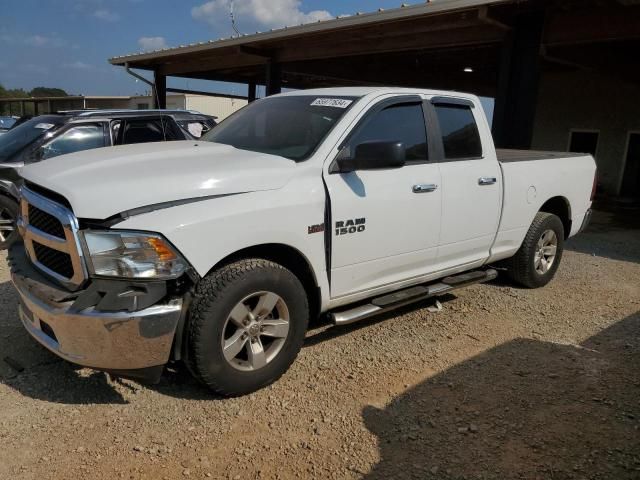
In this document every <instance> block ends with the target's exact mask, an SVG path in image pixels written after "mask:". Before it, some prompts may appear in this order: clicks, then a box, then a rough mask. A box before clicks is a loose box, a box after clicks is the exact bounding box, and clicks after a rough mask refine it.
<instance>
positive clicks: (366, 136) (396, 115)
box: [349, 103, 428, 163]
mask: <svg viewBox="0 0 640 480" xmlns="http://www.w3.org/2000/svg"><path fill="white" fill-rule="evenodd" d="M368 142H402V143H403V144H404V147H405V149H406V157H405V160H406V161H407V162H414V163H417V162H426V161H427V159H428V154H427V132H426V128H425V123H424V115H423V113H422V105H421V104H420V103H406V104H399V105H392V106H390V107H387V108H385V109H384V110H381V111H380V112H378V113H376V114H374V116H373V117H371V118H370V119H369V120H367V121H366V122H365V124H364V125H363V126H362V128H360V129H359V131H358V132H356V134H355V135H354V137H353V138H352V139H351V140H350V141H349V147H350V148H351V151H352V152H354V151H355V148H356V147H357V146H358V145H360V144H361V143H368Z"/></svg>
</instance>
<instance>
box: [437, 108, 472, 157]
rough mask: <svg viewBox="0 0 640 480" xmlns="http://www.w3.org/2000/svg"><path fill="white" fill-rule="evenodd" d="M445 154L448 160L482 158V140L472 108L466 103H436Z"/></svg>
mask: <svg viewBox="0 0 640 480" xmlns="http://www.w3.org/2000/svg"><path fill="white" fill-rule="evenodd" d="M434 107H435V110H436V115H437V117H438V123H439V124H440V131H441V133H442V144H443V147H444V156H445V158H446V159H448V160H462V159H472V158H482V142H481V141H480V133H479V132H478V125H477V124H476V120H475V118H474V116H473V112H472V111H471V108H470V107H468V106H466V105H449V104H440V105H438V104H436V105H434Z"/></svg>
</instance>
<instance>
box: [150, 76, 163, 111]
mask: <svg viewBox="0 0 640 480" xmlns="http://www.w3.org/2000/svg"><path fill="white" fill-rule="evenodd" d="M153 83H154V87H153V91H152V94H153V107H154V108H160V109H163V110H164V109H166V108H167V77H166V75H163V74H161V73H160V72H158V70H154V72H153Z"/></svg>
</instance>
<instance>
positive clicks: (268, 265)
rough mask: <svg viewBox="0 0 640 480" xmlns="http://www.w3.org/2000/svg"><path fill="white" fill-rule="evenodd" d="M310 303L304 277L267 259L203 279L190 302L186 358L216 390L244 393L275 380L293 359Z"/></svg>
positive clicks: (227, 268)
mask: <svg viewBox="0 0 640 480" xmlns="http://www.w3.org/2000/svg"><path fill="white" fill-rule="evenodd" d="M308 320H309V306H308V302H307V296H306V292H305V289H304V287H303V286H302V284H301V283H300V280H298V278H297V277H296V276H295V275H294V274H293V273H291V272H290V271H289V270H287V269H286V268H284V267H282V266H281V265H278V264H276V263H273V262H270V261H268V260H263V259H248V260H242V261H239V262H235V263H232V264H230V265H227V266H225V267H222V268H221V269H220V270H218V271H215V272H213V273H211V274H210V275H208V276H207V277H205V278H204V279H202V281H201V282H200V285H199V286H198V292H197V294H196V297H195V300H194V303H193V304H192V307H191V316H190V323H189V337H188V346H187V347H188V362H189V366H190V370H191V371H192V372H193V374H194V375H195V376H196V377H197V378H198V379H199V380H200V381H202V382H203V383H204V384H205V385H207V386H208V387H209V388H210V389H212V390H213V391H215V392H216V393H219V394H222V395H229V396H233V395H243V394H246V393H250V392H253V391H255V390H258V389H260V388H262V387H264V386H266V385H269V384H270V383H272V382H274V381H276V380H277V379H278V378H280V376H281V375H282V374H283V373H285V372H286V371H287V369H288V368H289V367H290V366H291V364H292V363H293V361H294V360H295V358H296V356H297V355H298V352H299V351H300V348H301V347H302V342H303V340H304V336H305V333H306V329H307V324H308Z"/></svg>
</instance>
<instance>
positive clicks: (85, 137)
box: [37, 125, 105, 160]
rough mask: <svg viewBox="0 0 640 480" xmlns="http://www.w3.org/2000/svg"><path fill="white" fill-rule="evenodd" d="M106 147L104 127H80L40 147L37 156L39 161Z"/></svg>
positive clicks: (73, 128)
mask: <svg viewBox="0 0 640 480" xmlns="http://www.w3.org/2000/svg"><path fill="white" fill-rule="evenodd" d="M104 146H105V142H104V130H103V128H102V125H78V126H75V127H72V128H70V129H69V130H67V131H66V132H64V133H63V134H62V135H60V136H59V137H56V138H55V139H53V140H52V141H50V142H49V143H47V144H46V145H43V146H42V147H40V149H39V150H38V155H37V156H38V158H39V159H41V160H44V159H46V158H52V157H57V156H58V155H65V154H67V153H73V152H80V151H82V150H90V149H92V148H100V147H104Z"/></svg>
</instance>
